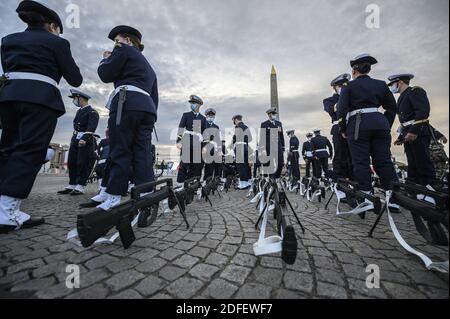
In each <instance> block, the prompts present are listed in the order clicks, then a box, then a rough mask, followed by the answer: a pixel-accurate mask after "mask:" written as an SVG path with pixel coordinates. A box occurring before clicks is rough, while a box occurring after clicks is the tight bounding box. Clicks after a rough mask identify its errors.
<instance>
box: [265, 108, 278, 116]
mask: <svg viewBox="0 0 450 319" xmlns="http://www.w3.org/2000/svg"><path fill="white" fill-rule="evenodd" d="M266 113H267V115H269V114H278V112H277V110H275V109H268V110H267V111H266Z"/></svg>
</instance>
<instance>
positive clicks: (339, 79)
mask: <svg viewBox="0 0 450 319" xmlns="http://www.w3.org/2000/svg"><path fill="white" fill-rule="evenodd" d="M351 78H352V76H351V75H350V74H348V73H344V74H341V75H339V76H338V77H337V78H335V79H334V80H333V81H331V84H330V85H331V86H336V85H343V84H344V83H348V82H349V81H350V79H351Z"/></svg>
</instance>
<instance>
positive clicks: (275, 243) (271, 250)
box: [253, 192, 283, 256]
mask: <svg viewBox="0 0 450 319" xmlns="http://www.w3.org/2000/svg"><path fill="white" fill-rule="evenodd" d="M270 194H271V192H269V196H268V197H270ZM274 209H275V205H274V204H271V205H267V207H266V209H265V211H264V212H263V214H264V217H263V220H262V224H261V232H260V233H259V239H258V241H257V242H256V243H254V244H253V252H254V253H255V256H263V255H269V254H275V253H279V252H281V251H282V242H283V233H282V234H281V236H270V237H267V238H266V227H267V220H268V215H269V212H270V211H272V210H274Z"/></svg>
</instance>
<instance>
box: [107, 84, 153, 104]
mask: <svg viewBox="0 0 450 319" xmlns="http://www.w3.org/2000/svg"><path fill="white" fill-rule="evenodd" d="M122 89H125V90H126V91H131V92H137V93H141V94H144V95H147V96H150V94H149V93H148V92H147V91H144V90H143V89H140V88H138V87H137V86H134V85H128V84H127V85H121V86H118V87H117V88H116V89H115V90H114V91H112V92H111V94H110V95H109V98H108V103H107V104H106V108H107V109H108V110H109V109H110V108H111V103H112V100H113V99H114V97H115V96H116V95H117V94H118V93H119V92H120V91H121V90H122Z"/></svg>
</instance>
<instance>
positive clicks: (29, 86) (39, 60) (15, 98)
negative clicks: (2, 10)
mask: <svg viewBox="0 0 450 319" xmlns="http://www.w3.org/2000/svg"><path fill="white" fill-rule="evenodd" d="M1 62H2V68H3V71H4V72H5V73H8V72H10V73H11V72H27V73H35V74H40V75H44V76H47V77H49V78H51V79H52V80H54V81H55V82H56V83H59V81H60V80H61V78H62V77H64V78H65V79H66V81H67V82H68V83H69V84H70V85H71V86H73V87H78V86H80V85H81V83H82V82H83V77H82V76H81V74H80V70H79V68H78V66H77V65H76V64H75V62H74V60H73V58H72V53H71V50H70V44H69V42H68V41H67V40H65V39H63V38H60V37H58V36H55V35H54V34H52V33H50V32H48V31H47V30H46V29H44V28H43V27H42V28H41V27H29V28H27V29H26V30H25V31H24V32H19V33H14V34H10V35H8V36H6V37H4V38H3V39H2V44H1ZM64 113H65V108H64V103H63V100H62V97H61V93H60V92H59V90H58V88H57V87H55V86H53V85H52V84H50V83H47V82H43V81H36V80H24V79H21V80H19V79H17V80H8V81H7V82H6V84H5V86H4V87H3V88H1V89H0V118H1V122H2V124H3V133H2V139H1V142H0V169H1V171H0V183H1V184H0V194H1V195H6V196H10V197H14V198H18V199H25V198H27V197H28V195H29V193H30V191H31V189H32V187H33V183H34V181H35V179H36V175H37V173H38V172H39V170H40V168H41V166H42V164H43V163H44V161H45V156H46V153H47V148H48V145H49V144H50V141H51V139H52V137H53V133H54V131H55V128H56V123H57V119H58V117H60V116H61V115H63V114H64Z"/></svg>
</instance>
